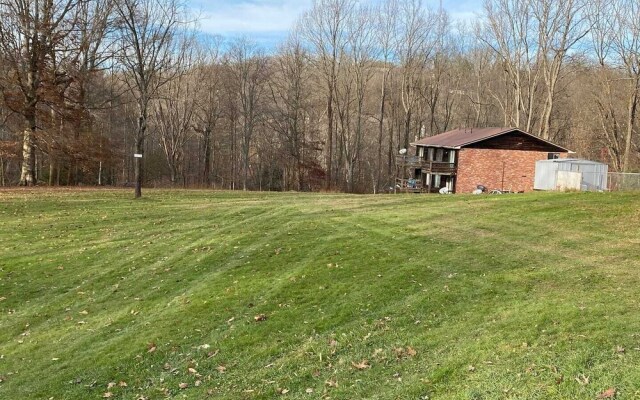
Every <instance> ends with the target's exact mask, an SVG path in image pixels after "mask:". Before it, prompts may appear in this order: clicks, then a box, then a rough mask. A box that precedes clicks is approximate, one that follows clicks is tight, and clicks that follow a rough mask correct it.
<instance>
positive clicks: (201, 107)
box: [193, 36, 223, 186]
mask: <svg viewBox="0 0 640 400" xmlns="http://www.w3.org/2000/svg"><path fill="white" fill-rule="evenodd" d="M222 43H223V39H222V37H220V36H215V37H210V38H205V39H203V40H201V41H200V42H199V51H200V55H199V57H198V64H197V65H195V67H194V69H195V71H194V73H193V75H194V76H195V79H196V82H197V88H196V89H197V90H196V91H195V97H196V103H195V106H196V109H195V114H194V116H193V117H194V121H193V129H194V131H195V132H196V133H197V134H198V135H199V136H200V137H201V139H202V153H201V154H202V164H203V169H202V180H201V182H202V184H203V185H204V186H209V185H210V184H211V167H212V164H213V162H214V160H215V153H214V151H215V145H214V137H213V135H214V130H215V129H216V126H217V124H218V120H219V119H220V118H221V116H222V109H221V105H220V96H221V94H220V90H221V89H222V82H221V79H222V72H221V66H220V61H221V46H222Z"/></svg>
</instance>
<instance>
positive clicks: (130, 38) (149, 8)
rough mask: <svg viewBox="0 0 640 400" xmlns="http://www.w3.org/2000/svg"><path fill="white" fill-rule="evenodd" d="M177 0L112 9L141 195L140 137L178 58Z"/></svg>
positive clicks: (127, 0)
mask: <svg viewBox="0 0 640 400" xmlns="http://www.w3.org/2000/svg"><path fill="white" fill-rule="evenodd" d="M181 7H182V6H181V3H179V2H178V0H120V1H117V2H116V11H117V13H118V16H119V19H120V24H121V25H120V32H119V34H120V49H119V54H118V61H119V64H120V65H121V67H122V72H123V76H124V78H125V82H126V84H127V86H128V88H129V91H130V93H131V95H132V96H133V97H134V99H135V102H136V105H137V109H138V118H137V129H136V133H135V138H134V151H135V153H136V154H138V155H140V157H137V158H136V159H135V162H134V174H135V178H134V179H135V197H136V198H138V197H141V196H142V184H143V177H144V174H143V160H142V158H141V156H142V155H143V154H144V141H145V137H146V136H147V126H148V117H149V105H150V103H151V101H152V100H153V99H154V98H156V97H157V96H158V94H159V90H160V88H161V87H162V86H164V85H165V84H167V83H168V82H170V81H171V80H172V79H173V78H174V77H175V75H176V74H177V73H178V71H179V69H178V68H175V66H176V65H177V64H179V63H180V62H181V57H182V55H181V54H180V51H179V47H180V40H179V38H178V35H179V34H180V33H181V32H180V30H181V29H184V28H185V24H186V21H185V20H184V17H185V16H184V13H183V10H182V8H181Z"/></svg>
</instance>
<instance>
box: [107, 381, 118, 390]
mask: <svg viewBox="0 0 640 400" xmlns="http://www.w3.org/2000/svg"><path fill="white" fill-rule="evenodd" d="M115 386H116V383H115V382H109V383H107V389H111V388H112V387H115Z"/></svg>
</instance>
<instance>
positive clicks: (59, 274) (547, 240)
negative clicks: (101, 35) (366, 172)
mask: <svg viewBox="0 0 640 400" xmlns="http://www.w3.org/2000/svg"><path fill="white" fill-rule="evenodd" d="M33 194H36V196H33ZM0 196H2V198H1V199H0V204H1V208H0V211H1V212H2V213H3V217H6V218H3V221H2V222H0V225H2V226H1V228H2V233H0V243H1V244H3V245H6V246H7V247H9V248H10V250H11V251H10V253H11V255H10V256H9V257H4V256H3V257H2V260H0V267H1V268H2V271H0V274H1V275H0V277H1V278H2V279H1V280H0V296H4V297H6V299H5V300H3V301H2V302H0V309H1V311H2V316H1V317H0V324H1V325H2V327H3V329H2V332H1V333H0V338H1V339H2V342H1V343H3V344H0V354H2V355H3V356H4V357H3V358H2V359H0V376H2V377H3V382H2V383H0V396H6V395H8V396H9V397H10V398H49V397H52V396H54V397H62V398H70V399H73V398H78V399H84V398H100V397H101V396H102V395H103V393H104V392H106V391H107V389H106V385H107V383H108V382H112V381H115V382H117V381H119V380H123V381H126V382H127V384H128V386H127V387H126V388H120V387H117V388H112V389H110V390H111V391H112V392H113V396H114V397H115V398H135V397H137V396H139V395H142V396H146V397H148V398H166V397H176V398H182V397H183V396H187V398H203V397H212V398H239V399H244V398H272V397H274V396H280V395H279V394H278V393H279V391H278V388H280V389H283V388H284V389H287V390H288V393H287V394H286V395H285V396H286V397H288V398H308V397H309V396H312V397H313V396H318V397H319V396H321V395H323V394H326V395H328V396H331V397H332V398H381V399H383V398H384V399H388V398H420V397H424V396H429V397H430V398H445V399H449V398H453V399H469V398H505V397H508V398H527V399H529V398H594V397H595V396H596V395H597V394H598V393H600V392H602V391H603V390H604V389H606V388H608V387H616V388H617V389H618V391H619V397H620V398H634V396H635V395H636V391H637V390H638V389H637V388H636V387H634V386H633V383H634V382H636V381H637V380H638V377H639V376H640V373H639V371H638V369H637V368H636V367H634V365H637V361H638V360H637V354H636V351H635V350H634V346H636V345H635V340H636V339H635V336H634V335H635V334H636V332H638V331H639V330H640V326H638V322H637V319H635V318H634V315H635V314H634V311H635V310H637V307H638V303H637V300H636V299H637V298H638V294H640V293H638V291H639V290H638V289H637V287H638V286H637V285H634V282H637V279H638V272H637V267H638V260H637V255H638V250H637V247H636V246H635V245H636V244H637V243H638V240H639V239H640V237H639V236H640V235H639V232H638V230H637V225H633V224H631V225H629V224H627V223H626V222H627V221H628V222H633V221H638V215H639V208H640V207H639V204H638V198H637V196H636V195H634V194H533V195H517V196H494V197H489V196H478V197H470V196H451V197H438V196H428V197H427V196H344V195H317V194H291V193H285V194H275V193H229V192H215V193H212V192H207V191H186V192H172V191H149V192H148V193H147V198H145V199H143V201H139V202H136V201H133V200H131V199H130V198H129V196H130V194H129V193H127V192H122V191H82V192H61V193H57V192H55V191H54V192H43V193H38V192H37V191H36V192H35V193H32V194H29V195H28V196H27V195H26V194H24V193H22V192H19V191H17V192H8V193H3V194H0ZM27 209H29V210H30V211H31V212H32V213H33V214H34V215H36V214H37V215H38V218H34V219H33V221H34V223H32V224H27V223H26V221H27V220H28V219H27V218H26V217H24V215H26V214H25V210H27ZM103 217H104V218H103ZM7 227H9V228H10V229H6V228H7ZM45 230H46V231H45ZM38 235H40V236H38ZM43 236H44V239H41V238H42V237H43ZM25 237H33V238H36V240H34V241H33V243H32V244H31V245H30V246H23V245H22V243H21V240H23V238H25ZM38 237H40V239H39V240H38V239H37V238H38ZM594 242H598V243H594ZM29 263H30V265H29ZM60 265H62V266H63V267H64V269H62V270H60V269H57V267H58V266H60ZM14 310H15V311H14ZM83 310H86V311H87V312H88V314H86V315H83V314H80V313H81V312H82V311H83ZM260 313H264V314H265V315H267V320H266V321H264V322H255V321H254V320H253V317H254V316H255V315H257V314H260ZM70 318H72V319H70ZM80 321H83V322H84V324H78V322H80ZM26 324H29V326H28V327H27V326H26ZM5 327H6V329H5ZM25 333H28V334H26V335H25ZM20 341H21V342H22V343H20ZM151 342H153V343H155V344H156V351H154V352H152V353H149V352H147V346H148V344H149V343H151ZM204 344H206V345H208V346H209V348H208V349H205V348H204V347H199V346H202V345H204ZM205 347H206V346H205ZM409 347H411V348H412V349H415V351H416V352H415V354H413V353H412V355H409V354H408V353H407V348H409ZM618 347H624V348H625V351H624V352H620V351H618V350H619V349H618V350H616V349H617V348H618ZM60 354H62V356H61V355H60ZM54 358H57V359H58V360H56V361H53V359H54ZM365 359H366V360H368V361H367V362H368V363H369V365H370V366H371V368H365V369H363V370H358V369H356V368H354V367H353V363H356V364H357V363H360V362H361V361H362V360H365ZM221 366H223V367H224V370H223V371H222V372H220V367H221ZM188 368H195V369H196V370H197V371H198V374H200V375H201V377H199V378H197V377H196V376H194V375H193V374H190V373H189V371H188ZM582 374H585V375H586V376H589V383H588V384H586V385H583V384H580V383H578V382H577V381H576V379H575V378H576V377H578V376H581V375H582ZM196 380H200V385H199V386H195V382H196ZM181 382H186V383H188V384H189V387H188V388H187V389H180V388H179V387H178V384H179V383H181ZM336 382H337V386H336V385H335V383H336ZM307 389H311V390H313V393H312V394H311V395H310V394H309V393H307Z"/></svg>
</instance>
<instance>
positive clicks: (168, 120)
mask: <svg viewBox="0 0 640 400" xmlns="http://www.w3.org/2000/svg"><path fill="white" fill-rule="evenodd" d="M185 44H186V45H187V46H190V45H191V43H185ZM184 51H185V53H186V54H187V56H186V57H185V59H184V64H182V65H179V66H176V68H178V69H179V71H176V72H175V73H174V79H172V80H171V81H169V82H168V83H167V84H166V85H164V86H163V87H162V88H161V89H160V90H159V92H158V94H159V96H158V98H157V99H156V100H155V101H154V102H153V103H152V104H153V106H152V108H153V116H154V118H153V122H154V125H153V126H154V127H155V128H156V131H157V132H158V135H159V136H160V143H161V145H162V150H163V152H164V155H165V159H166V160H167V166H168V167H169V172H170V180H171V185H172V186H173V185H175V184H176V182H177V180H178V176H179V175H180V177H181V178H182V184H183V185H186V180H185V177H184V165H183V162H184V148H185V144H186V142H187V140H188V139H189V138H190V136H191V135H192V133H193V131H192V129H191V128H192V125H193V122H192V121H193V115H194V112H195V108H196V101H197V91H198V87H200V84H201V83H200V81H199V80H198V78H199V77H198V75H197V74H190V73H189V72H191V71H195V70H194V69H193V68H194V65H193V62H194V56H195V55H194V53H193V49H192V50H191V51H190V50H188V49H185V50H184Z"/></svg>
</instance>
